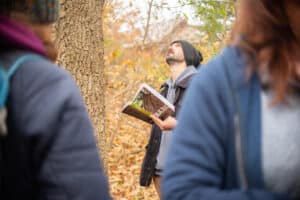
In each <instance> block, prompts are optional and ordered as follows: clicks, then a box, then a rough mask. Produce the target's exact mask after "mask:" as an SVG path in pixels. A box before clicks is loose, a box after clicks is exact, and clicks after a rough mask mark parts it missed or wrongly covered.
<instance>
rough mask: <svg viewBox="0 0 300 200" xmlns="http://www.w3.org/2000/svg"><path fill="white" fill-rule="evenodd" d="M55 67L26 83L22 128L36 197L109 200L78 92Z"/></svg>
mask: <svg viewBox="0 0 300 200" xmlns="http://www.w3.org/2000/svg"><path fill="white" fill-rule="evenodd" d="M51 67H52V68H53V69H52V68H51ZM55 68H57V66H50V67H48V68H46V69H42V70H38V72H37V73H33V75H34V74H35V75H34V76H33V77H31V78H27V79H28V80H31V81H24V88H26V91H25V92H23V93H24V95H23V99H24V106H23V111H22V116H23V120H22V121H23V125H22V127H23V128H24V130H23V131H24V132H25V134H26V137H28V138H30V139H29V140H28V143H30V145H28V146H30V148H31V149H30V152H31V160H32V163H31V164H32V173H33V177H34V183H35V191H36V192H38V194H37V198H36V199H48V200H52V199H53V200H54V199H55V200H64V199H86V200H88V199H90V200H96V199H101V200H107V199H111V197H110V194H109V187H108V182H107V178H106V176H105V174H104V170H103V168H102V163H101V159H100V157H99V153H98V149H97V146H96V142H95V137H94V131H93V128H92V125H91V122H90V119H89V116H88V114H87V111H86V108H85V105H84V103H83V101H82V97H81V94H80V92H79V89H78V88H77V86H76V84H75V82H74V80H73V79H72V78H71V76H70V75H69V74H67V73H66V72H64V71H63V70H60V69H55ZM36 74H38V75H36Z"/></svg>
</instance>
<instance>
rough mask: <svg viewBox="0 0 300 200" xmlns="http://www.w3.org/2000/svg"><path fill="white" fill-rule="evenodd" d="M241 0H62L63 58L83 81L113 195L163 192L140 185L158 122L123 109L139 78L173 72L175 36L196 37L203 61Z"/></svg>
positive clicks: (155, 81)
mask: <svg viewBox="0 0 300 200" xmlns="http://www.w3.org/2000/svg"><path fill="white" fill-rule="evenodd" d="M175 2H176V3H175ZM236 2H237V0H174V1H172V3H171V2H170V0H109V1H108V0H72V1H68V0H60V3H61V14H60V20H59V21H58V23H56V24H55V31H54V38H55V42H56V46H57V48H58V50H59V59H58V64H61V65H62V66H64V67H65V68H66V69H67V70H68V71H70V72H71V74H72V75H73V76H74V78H75V80H76V81H77V83H78V85H79V87H80V88H81V91H82V94H83V97H84V100H85V102H86V104H87V109H88V111H89V114H90V116H91V119H92V121H93V125H94V128H95V135H96V139H97V145H98V147H99V150H100V151H101V157H102V160H103V163H104V166H105V170H106V173H107V175H108V178H109V184H110V189H111V194H112V196H113V197H114V199H116V200H158V197H157V194H156V192H155V189H154V187H153V185H151V186H150V187H148V188H145V187H140V186H139V175H140V168H141V164H142V158H143V156H144V153H145V147H146V145H147V142H148V139H149V136H150V134H149V133H150V128H151V127H150V125H148V124H146V123H144V122H142V121H138V120H136V119H133V118H132V117H129V116H126V115H124V114H122V113H121V109H122V106H123V105H124V103H125V102H127V101H128V100H130V99H131V98H132V96H133V95H134V93H135V92H136V90H137V88H138V87H139V86H140V84H142V83H144V82H145V83H147V84H149V85H151V86H152V87H153V88H156V89H159V87H160V85H161V84H162V83H163V81H164V80H165V79H166V78H167V77H168V76H169V75H170V71H169V67H168V66H167V65H166V63H165V54H166V50H167V48H168V45H169V44H170V42H172V41H173V40H178V39H184V40H187V41H189V42H191V43H193V44H194V46H196V47H197V48H198V49H199V50H200V51H201V52H202V54H203V57H204V62H203V63H205V62H207V61H208V60H209V59H210V58H212V57H213V56H214V55H216V54H217V53H218V52H219V51H220V50H221V49H222V47H224V45H226V41H227V39H228V38H229V32H230V29H231V27H232V24H233V22H234V19H235V16H236ZM165 13H167V14H165Z"/></svg>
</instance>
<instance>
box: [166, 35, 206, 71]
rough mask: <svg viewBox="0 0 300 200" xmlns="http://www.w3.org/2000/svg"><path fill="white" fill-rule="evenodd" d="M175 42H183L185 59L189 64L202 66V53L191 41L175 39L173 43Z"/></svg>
mask: <svg viewBox="0 0 300 200" xmlns="http://www.w3.org/2000/svg"><path fill="white" fill-rule="evenodd" d="M174 43H180V44H181V47H182V50H183V55H184V59H185V62H186V65H187V66H190V65H193V66H195V67H198V66H200V63H201V62H202V60H203V57H202V54H201V52H200V51H198V50H197V49H196V48H195V47H194V46H193V45H192V44H191V43H189V42H187V41H185V40H175V41H173V42H172V43H171V45H172V44H174Z"/></svg>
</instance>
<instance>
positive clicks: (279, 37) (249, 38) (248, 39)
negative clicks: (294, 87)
mask: <svg viewBox="0 0 300 200" xmlns="http://www.w3.org/2000/svg"><path fill="white" fill-rule="evenodd" d="M299 12H300V10H299ZM237 38H239V39H238V40H237ZM296 41H297V39H296V37H295V35H294V33H293V31H292V29H291V26H290V23H289V19H288V16H287V13H286V8H285V2H284V0H276V1H274V0H255V1H253V0H240V2H239V10H238V16H237V20H236V22H235V25H234V27H233V30H232V34H231V44H235V45H237V46H239V47H240V48H241V49H243V51H244V52H246V55H247V58H248V60H249V61H250V66H251V69H252V70H253V71H260V70H261V68H263V67H264V66H267V70H268V72H269V75H270V83H271V87H272V88H273V89H274V91H275V97H274V103H279V102H281V101H282V100H284V97H285V96H286V94H287V92H288V91H289V87H288V81H289V80H291V79H293V78H294V77H295V66H294V63H293V62H292V61H293V55H291V52H293V50H295V44H296Z"/></svg>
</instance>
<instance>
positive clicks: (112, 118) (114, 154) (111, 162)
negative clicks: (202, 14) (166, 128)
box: [104, 1, 220, 200]
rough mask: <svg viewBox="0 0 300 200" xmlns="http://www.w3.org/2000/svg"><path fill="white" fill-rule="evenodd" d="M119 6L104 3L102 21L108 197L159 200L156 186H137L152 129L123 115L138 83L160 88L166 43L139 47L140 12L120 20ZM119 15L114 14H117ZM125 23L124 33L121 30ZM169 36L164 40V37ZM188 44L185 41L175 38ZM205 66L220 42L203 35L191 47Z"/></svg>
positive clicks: (166, 71) (165, 72) (165, 71)
mask: <svg viewBox="0 0 300 200" xmlns="http://www.w3.org/2000/svg"><path fill="white" fill-rule="evenodd" d="M121 6H122V5H121V3H118V2H115V1H112V2H111V3H109V4H107V6H106V10H105V18H104V39H105V41H104V42H105V68H106V77H107V89H106V93H105V98H106V135H107V141H106V144H107V146H106V156H105V158H106V160H105V165H106V169H107V174H108V177H109V183H110V187H111V193H112V195H113V197H114V198H115V199H120V200H123V199H124V200H125V199H129V200H143V199H145V200H150V199H151V200H158V196H157V194H156V192H155V189H154V186H153V185H151V186H150V187H149V188H145V187H141V186H139V174H140V168H141V163H142V158H143V156H144V153H145V146H146V145H147V142H148V139H149V135H150V134H149V133H150V125H149V124H146V123H145V122H142V121H138V120H136V119H133V118H132V117H129V116H127V115H124V114H122V113H121V109H122V106H123V105H124V103H125V102H126V101H128V100H130V99H131V97H132V96H133V95H134V93H135V91H136V90H137V88H138V87H139V86H140V84H141V83H143V82H146V83H147V84H149V85H151V86H152V87H153V88H156V89H159V87H160V85H161V84H162V83H163V81H164V80H165V79H166V78H167V77H168V76H169V73H170V72H169V68H168V66H167V65H166V63H165V60H164V55H165V50H166V47H167V46H168V44H169V41H163V42H161V41H160V42H158V43H148V44H146V45H145V44H141V43H139V41H140V38H143V31H142V30H141V29H136V28H134V26H133V25H134V23H136V22H137V20H139V18H138V14H139V11H136V10H131V11H130V12H128V13H123V15H120V12H118V9H120V8H121ZM117 13H118V15H117ZM124 24H126V28H127V30H126V31H120V29H121V27H122V26H124ZM166 37H167V36H166ZM178 39H188V38H178ZM195 45H196V46H197V47H199V49H200V50H201V52H202V53H203V55H204V60H205V61H207V60H208V59H209V58H210V57H211V56H213V55H214V54H216V53H217V52H218V50H219V48H220V42H218V41H217V42H216V41H210V40H209V37H208V36H205V35H203V36H202V37H201V38H199V41H198V43H196V44H195Z"/></svg>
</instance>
